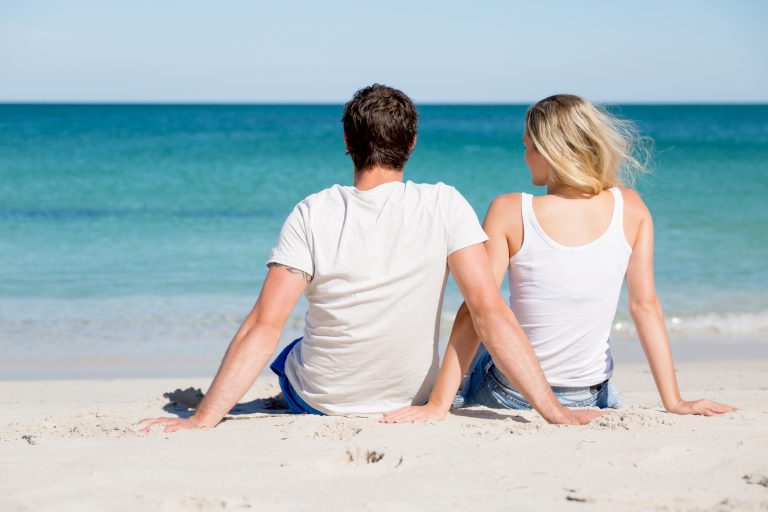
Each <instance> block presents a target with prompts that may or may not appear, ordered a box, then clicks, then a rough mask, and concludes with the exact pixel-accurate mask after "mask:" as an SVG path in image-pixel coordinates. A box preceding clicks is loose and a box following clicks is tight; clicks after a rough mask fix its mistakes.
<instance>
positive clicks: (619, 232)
mask: <svg viewBox="0 0 768 512" xmlns="http://www.w3.org/2000/svg"><path fill="white" fill-rule="evenodd" d="M610 191H611V194H613V216H612V217H611V226H610V228H609V229H610V230H611V231H612V232H613V233H614V235H615V236H616V237H618V238H619V239H620V240H621V243H622V245H624V247H625V248H626V249H627V251H629V252H630V253H631V252H632V246H631V245H629V242H628V241H627V236H626V234H625V233H624V195H623V194H622V193H621V189H620V188H619V187H611V188H610Z"/></svg>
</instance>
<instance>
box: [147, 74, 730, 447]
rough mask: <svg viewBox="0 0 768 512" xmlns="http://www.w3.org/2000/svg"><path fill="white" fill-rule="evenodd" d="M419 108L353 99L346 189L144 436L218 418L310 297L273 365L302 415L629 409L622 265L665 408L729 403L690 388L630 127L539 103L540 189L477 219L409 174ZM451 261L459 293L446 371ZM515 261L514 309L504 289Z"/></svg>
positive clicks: (285, 237)
mask: <svg viewBox="0 0 768 512" xmlns="http://www.w3.org/2000/svg"><path fill="white" fill-rule="evenodd" d="M417 117H418V116H417V113H416V108H415V107H414V105H413V103H412V102H411V100H410V99H409V98H408V97H407V96H406V95H405V94H403V93H402V92H401V91H398V90H396V89H393V88H390V87H385V86H381V85H373V86H370V87H366V88H364V89H361V90H360V91H358V92H357V93H356V94H355V96H354V98H353V99H352V100H351V101H349V102H348V103H347V104H346V105H345V107H344V115H343V123H344V141H345V144H346V147H347V152H348V154H349V155H350V156H351V158H352V161H353V163H354V169H355V170H354V186H341V185H334V186H333V187H331V188H328V189H326V190H323V191H321V192H318V193H316V194H313V195H310V196H309V197H307V198H306V199H304V200H303V201H301V202H300V203H299V204H298V205H296V207H295V208H294V210H293V211H292V212H291V214H290V215H289V216H288V218H287V220H286V221H285V224H284V225H283V228H282V231H281V233H280V237H279V240H278V242H277V245H276V246H275V247H274V249H273V250H272V253H271V255H270V258H269V261H268V263H267V265H268V267H269V271H268V274H267V277H266V279H265V281H264V285H263V287H262V290H261V294H260V295H259V298H258V300H257V302H256V305H255V306H254V307H253V309H252V310H251V312H250V314H249V315H248V316H247V318H246V319H245V321H244V322H243V324H242V326H241V327H240V329H239V331H238V332H237V334H236V336H235V338H234V339H233V341H232V343H231V344H230V346H229V348H228V350H227V352H226V355H225V356H224V359H223V361H222V363H221V367H220V368H219V371H218V373H217V375H216V377H215V379H214V381H213V384H212V385H211V388H210V390H209V391H208V393H207V394H206V395H205V398H204V399H203V401H202V403H201V404H200V406H199V407H198V409H197V411H196V412H195V414H194V415H193V416H191V417H189V418H186V419H180V418H154V419H147V420H143V421H142V422H141V427H143V429H144V430H148V429H149V428H150V427H151V426H152V425H161V426H164V428H165V431H166V432H173V431H176V430H180V429H189V428H200V427H213V426H215V425H217V424H218V423H219V422H220V421H221V420H222V418H223V417H224V416H225V415H226V414H227V413H228V412H229V410H230V409H231V408H232V407H233V406H234V405H235V404H236V403H237V401H238V400H239V399H240V398H241V397H242V396H243V395H244V394H245V393H246V392H247V391H248V389H249V388H250V387H251V385H252V384H253V382H254V381H255V379H256V377H257V376H258V375H259V373H260V372H261V371H262V369H263V368H264V366H265V365H266V364H267V363H268V362H269V360H270V358H271V357H272V354H273V352H274V351H275V348H276V347H277V344H278V341H279V339H280V333H281V331H282V328H283V325H284V323H285V321H286V319H287V318H288V316H289V315H290V313H291V311H292V310H293V308H294V306H295V305H296V302H297V300H298V299H299V297H300V296H301V294H302V293H304V294H306V299H307V302H308V304H309V310H308V311H307V314H306V324H305V327H304V336H303V337H302V338H300V339H298V340H296V341H294V342H293V343H291V344H290V345H288V346H287V347H286V348H285V349H284V350H283V351H282V352H281V353H280V354H279V355H278V356H277V358H276V359H275V360H274V362H273V363H272V365H271V368H272V370H273V371H275V373H277V375H278V376H279V381H280V387H281V389H282V392H283V396H284V398H285V401H286V402H287V404H288V406H289V407H290V409H291V410H292V411H293V412H295V413H310V414H348V413H355V414H357V413H383V421H386V422H392V423H398V422H414V421H425V420H440V419H442V418H443V417H444V416H445V415H446V413H447V412H448V411H449V410H450V409H451V407H461V406H473V405H482V406H486V407H493V408H507V409H529V408H531V407H532V408H534V409H536V410H537V411H538V412H539V413H540V414H541V415H542V416H543V417H544V418H545V419H546V420H547V421H549V422H551V423H563V424H584V423H587V422H589V421H590V420H591V419H593V418H594V417H596V416H598V415H599V414H600V411H599V410H595V409H588V408H589V407H596V408H600V409H602V408H615V407H618V406H619V398H618V395H617V394H616V392H615V390H614V388H613V386H612V384H611V382H610V378H611V374H612V372H613V360H612V358H611V351H610V346H609V336H610V330H611V324H612V322H613V317H614V314H615V311H616V307H617V304H618V300H619V294H620V291H621V286H622V282H623V281H624V279H625V276H626V281H627V288H628V291H629V308H630V312H631V315H632V318H633V319H634V322H635V325H636V328H637V332H638V334H639V337H640V341H641V343H642V345H643V349H644V350H645V354H646V356H647V358H648V362H649V364H650V368H651V371H652V373H653V377H654V379H655V381H656V386H657V388H658V390H659V394H660V395H661V400H662V402H663V404H664V407H665V408H666V409H667V410H668V411H670V412H673V413H677V414H703V415H707V416H709V415H713V414H720V413H725V412H728V411H731V410H733V408H732V407H730V406H728V405H724V404H720V403H717V402H713V401H710V400H698V401H686V400H683V399H682V398H681V396H680V391H679V389H678V385H677V380H676V378H675V369H674V363H673V361H672V354H671V351H670V346H669V340H668V335H667V331H666V327H665V324H664V317H663V314H662V311H661V307H660V305H659V300H658V298H657V296H656V291H655V288H654V280H653V223H652V220H651V215H650V213H649V212H648V210H647V208H646V207H645V204H643V201H642V200H641V199H640V197H639V196H638V195H637V193H635V192H633V191H631V190H628V189H626V188H623V186H622V185H623V183H622V179H621V177H620V172H621V171H623V170H626V169H631V168H633V167H634V168H641V164H640V163H639V162H637V161H636V160H635V159H634V158H633V156H632V148H631V143H632V139H631V137H630V131H629V130H628V125H627V124H626V123H624V122H623V121H621V120H619V119H616V118H614V117H612V116H611V115H609V114H608V113H606V112H605V111H603V110H601V109H599V108H597V107H595V106H594V105H592V104H590V103H589V102H587V101H585V100H583V99H581V98H579V97H576V96H569V95H557V96H552V97H549V98H546V99H544V100H542V101H540V102H538V103H537V104H535V105H534V106H532V107H531V108H530V109H529V110H528V112H527V115H526V119H525V131H524V134H523V144H524V145H525V160H526V163H527V164H528V167H529V169H530V172H531V177H532V181H533V184H534V185H538V186H546V187H547V194H546V195H544V196H538V197H532V196H531V195H529V194H518V193H513V194H503V195H500V196H498V197H497V198H496V199H494V200H493V202H492V203H491V205H490V207H489V209H488V214H487V216H486V218H485V222H484V224H483V226H482V227H481V226H480V223H479V222H478V219H477V216H476V214H475V212H474V211H473V209H472V207H471V206H470V205H469V203H468V202H467V201H466V200H465V199H464V197H462V195H461V194H460V193H459V192H458V191H457V190H456V189H455V188H453V187H450V186H448V185H445V184H443V183H437V184H434V185H432V184H419V183H413V182H411V181H405V182H404V181H403V167H404V166H405V163H406V161H407V160H408V157H409V156H410V154H411V152H412V151H413V148H414V146H415V144H416V124H417ZM449 271H450V272H451V274H452V275H453V278H454V280H455V281H456V284H457V285H458V287H459V290H460V291H461V293H462V295H463V297H464V300H465V302H464V304H463V305H462V306H461V308H460V309H459V311H458V313H457V315H456V320H455V323H454V325H453V330H452V332H451V336H450V341H449V343H448V347H447V349H446V352H445V356H444V358H443V363H442V367H441V368H440V370H439V372H438V353H437V344H438V328H439V324H440V313H441V309H442V299H443V293H444V291H445V283H446V279H447V274H448V272H449ZM505 272H506V273H508V275H509V288H510V303H509V304H507V303H506V302H505V301H504V299H503V298H502V297H501V295H500V294H499V287H500V285H501V281H502V279H503V277H504V274H505ZM480 340H482V344H481V342H480ZM579 408H583V409H579Z"/></svg>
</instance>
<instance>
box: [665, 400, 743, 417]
mask: <svg viewBox="0 0 768 512" xmlns="http://www.w3.org/2000/svg"><path fill="white" fill-rule="evenodd" d="M667 410H668V411H669V412H671V413H674V414H699V415H701V416H716V415H718V414H725V413H727V412H733V411H735V410H736V408H735V407H733V406H730V405H728V404H721V403H719V402H714V401H712V400H692V401H688V400H680V401H679V402H678V403H676V404H675V405H674V406H672V407H669V408H667Z"/></svg>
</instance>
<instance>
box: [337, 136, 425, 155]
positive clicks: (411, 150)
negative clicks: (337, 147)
mask: <svg viewBox="0 0 768 512" xmlns="http://www.w3.org/2000/svg"><path fill="white" fill-rule="evenodd" d="M417 138H418V135H414V136H413V142H411V147H410V148H408V154H411V153H413V148H415V147H416V139H417ZM346 140H347V139H346V135H345V136H344V141H346Z"/></svg>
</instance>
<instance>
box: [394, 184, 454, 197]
mask: <svg viewBox="0 0 768 512" xmlns="http://www.w3.org/2000/svg"><path fill="white" fill-rule="evenodd" d="M406 185H407V186H408V187H411V188H413V189H416V190H418V191H419V192H420V193H423V194H431V195H434V196H435V197H436V198H439V199H443V200H450V199H452V198H456V197H462V195H461V192H459V191H458V189H456V187H454V186H452V185H448V184H446V183H443V182H442V181H438V182H437V183H414V182H413V181H408V182H407V183H406Z"/></svg>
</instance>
